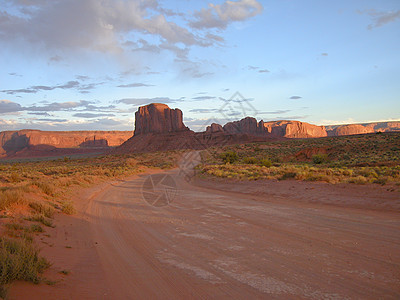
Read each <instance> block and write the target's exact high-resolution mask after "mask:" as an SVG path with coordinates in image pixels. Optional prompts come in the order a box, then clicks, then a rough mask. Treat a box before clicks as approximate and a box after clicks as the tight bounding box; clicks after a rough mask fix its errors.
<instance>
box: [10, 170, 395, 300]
mask: <svg viewBox="0 0 400 300" xmlns="http://www.w3.org/2000/svg"><path fill="white" fill-rule="evenodd" d="M191 175H192V174H191V171H190V163H189V164H185V166H183V167H182V168H181V169H176V170H173V171H169V172H165V173H160V174H159V175H157V176H159V177H157V176H155V177H154V174H153V177H152V178H153V179H157V178H161V179H165V181H164V183H166V186H165V185H162V184H161V185H158V186H157V187H156V188H157V190H155V192H154V194H153V196H157V195H167V198H166V199H167V200H168V199H169V200H170V201H172V202H171V203H170V204H169V205H167V206H162V207H154V206H152V205H149V204H148V203H147V202H146V201H145V199H148V198H146V195H145V199H144V198H143V194H142V191H143V186H144V183H145V182H147V183H149V181H146V180H149V179H148V175H142V176H139V177H134V178H131V179H127V180H125V181H120V182H113V183H109V184H106V185H102V186H98V187H96V188H92V189H90V190H86V191H85V192H84V193H82V195H81V196H80V197H79V199H76V201H75V202H76V207H77V210H78V213H77V214H76V215H75V216H72V217H71V216H65V215H59V216H58V217H57V219H56V224H57V226H56V228H53V229H49V230H48V233H49V235H50V236H49V237H44V238H42V240H39V241H38V242H39V244H40V245H41V247H42V254H43V255H44V256H46V257H47V258H48V259H49V260H50V261H52V262H53V266H52V267H51V268H50V269H49V270H48V271H47V272H46V274H45V275H46V277H47V278H49V279H54V280H55V281H57V283H56V284H55V285H46V284H41V285H33V284H30V283H25V282H17V283H15V284H14V285H13V286H12V288H11V290H10V292H9V296H10V299H191V298H197V299H212V298H222V299H224V298H229V299H239V298H241V299H259V298H264V299H265V298H266V299H275V298H277V299H299V298H300V299H301V298H307V299H346V298H348V299H361V298H363V299H367V298H368V299H378V298H385V299H399V298H400V213H399V207H400V200H399V194H398V191H393V190H390V189H389V188H386V187H380V186H376V185H375V186H374V187H372V186H371V187H370V186H355V185H351V186H350V185H337V186H334V185H329V184H323V183H304V182H296V181H292V180H290V181H284V182H263V181H258V182H240V183H235V182H234V183H232V182H231V183H224V182H221V181H210V180H199V179H194V178H192V176H191ZM169 176H170V177H169ZM147 183H146V184H147ZM146 184H145V190H146V191H147V192H150V191H149V190H148V186H147V185H146ZM164 192H165V193H166V194H164ZM149 195H150V196H151V194H147V196H149ZM61 270H68V271H69V272H70V274H69V275H62V274H59V273H58V272H59V271H61Z"/></svg>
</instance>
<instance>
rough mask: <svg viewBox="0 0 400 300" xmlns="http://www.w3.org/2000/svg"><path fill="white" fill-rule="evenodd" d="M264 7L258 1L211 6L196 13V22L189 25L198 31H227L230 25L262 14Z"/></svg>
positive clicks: (232, 2)
mask: <svg viewBox="0 0 400 300" xmlns="http://www.w3.org/2000/svg"><path fill="white" fill-rule="evenodd" d="M262 11H263V6H262V4H261V3H260V2H258V1H256V0H239V1H225V2H224V3H223V4H209V7H208V8H203V9H201V10H198V11H195V12H194V16H195V20H193V21H190V22H189V25H190V26H191V27H193V28H196V29H204V28H219V29H225V28H226V27H227V26H228V25H229V24H230V23H232V22H238V21H245V20H247V19H249V18H251V17H254V16H256V15H258V14H260V13H261V12H262Z"/></svg>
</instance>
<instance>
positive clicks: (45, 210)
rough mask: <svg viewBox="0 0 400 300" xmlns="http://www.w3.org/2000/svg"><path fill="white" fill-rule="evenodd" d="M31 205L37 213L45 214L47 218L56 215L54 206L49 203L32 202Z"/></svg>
mask: <svg viewBox="0 0 400 300" xmlns="http://www.w3.org/2000/svg"><path fill="white" fill-rule="evenodd" d="M29 207H31V208H32V209H33V210H35V211H36V212H37V213H39V214H43V215H44V216H45V217H47V218H52V217H53V215H54V208H53V207H51V206H50V205H47V204H43V203H39V202H30V203H29Z"/></svg>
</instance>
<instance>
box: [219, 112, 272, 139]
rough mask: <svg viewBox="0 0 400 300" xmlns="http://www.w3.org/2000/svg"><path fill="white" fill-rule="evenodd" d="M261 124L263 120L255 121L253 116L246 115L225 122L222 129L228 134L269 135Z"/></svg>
mask: <svg viewBox="0 0 400 300" xmlns="http://www.w3.org/2000/svg"><path fill="white" fill-rule="evenodd" d="M263 124H264V122H263V121H260V122H259V123H257V120H256V119H255V118H252V117H247V118H244V119H241V120H240V121H235V122H229V123H226V124H225V125H224V127H223V130H224V132H226V133H229V134H249V135H254V136H258V135H269V133H268V132H267V131H266V130H265V128H264V126H263Z"/></svg>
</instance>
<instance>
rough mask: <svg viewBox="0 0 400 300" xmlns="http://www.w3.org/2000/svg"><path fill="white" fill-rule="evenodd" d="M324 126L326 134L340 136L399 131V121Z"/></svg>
mask: <svg viewBox="0 0 400 300" xmlns="http://www.w3.org/2000/svg"><path fill="white" fill-rule="evenodd" d="M325 127H326V131H327V133H328V136H340V135H352V134H364V133H374V132H391V131H400V122H398V121H393V122H375V123H363V124H346V125H329V126H325Z"/></svg>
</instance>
